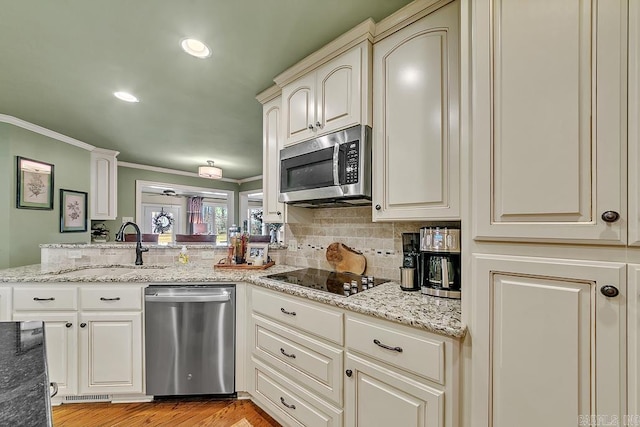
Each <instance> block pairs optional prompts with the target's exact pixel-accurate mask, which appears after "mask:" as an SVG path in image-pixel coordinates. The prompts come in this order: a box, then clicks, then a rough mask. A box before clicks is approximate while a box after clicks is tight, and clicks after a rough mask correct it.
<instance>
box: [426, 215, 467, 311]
mask: <svg viewBox="0 0 640 427" xmlns="http://www.w3.org/2000/svg"><path fill="white" fill-rule="evenodd" d="M460 267H461V264H460V229H457V228H447V227H423V228H421V229H420V259H419V267H418V269H419V271H418V276H419V280H420V283H421V291H422V293H423V294H426V295H432V296H437V297H446V298H454V299H460V298H461V296H462V292H461V286H460Z"/></svg>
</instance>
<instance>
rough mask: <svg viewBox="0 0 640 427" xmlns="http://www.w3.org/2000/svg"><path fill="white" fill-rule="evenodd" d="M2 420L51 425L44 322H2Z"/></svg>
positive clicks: (0, 368)
mask: <svg viewBox="0 0 640 427" xmlns="http://www.w3.org/2000/svg"><path fill="white" fill-rule="evenodd" d="M0 342H1V343H2V345H0V423H2V425H13V426H17V425H24V426H51V425H52V417H51V400H50V398H49V393H50V389H49V379H48V375H47V365H46V352H45V344H44V325H43V324H42V322H0Z"/></svg>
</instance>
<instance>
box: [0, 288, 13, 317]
mask: <svg viewBox="0 0 640 427" xmlns="http://www.w3.org/2000/svg"><path fill="white" fill-rule="evenodd" d="M3 320H11V288H10V287H0V321H3Z"/></svg>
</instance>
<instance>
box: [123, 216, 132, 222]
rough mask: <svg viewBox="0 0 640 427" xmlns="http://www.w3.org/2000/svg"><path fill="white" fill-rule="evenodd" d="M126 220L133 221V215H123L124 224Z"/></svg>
mask: <svg viewBox="0 0 640 427" xmlns="http://www.w3.org/2000/svg"><path fill="white" fill-rule="evenodd" d="M125 222H133V217H132V216H123V217H122V223H123V224H124V223H125Z"/></svg>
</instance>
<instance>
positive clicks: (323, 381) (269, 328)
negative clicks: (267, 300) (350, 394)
mask: <svg viewBox="0 0 640 427" xmlns="http://www.w3.org/2000/svg"><path fill="white" fill-rule="evenodd" d="M253 320H254V332H255V349H254V354H256V355H257V356H258V357H260V358H261V359H263V360H265V361H267V362H269V363H270V364H271V365H273V366H275V367H276V368H277V369H279V370H280V371H281V372H283V373H284V375H286V376H289V377H291V378H292V379H294V380H295V381H297V382H300V383H302V384H303V385H305V386H307V387H309V388H310V389H312V390H314V391H316V392H318V393H319V394H321V395H323V396H325V397H326V398H328V399H330V400H332V401H333V402H334V403H336V404H339V405H341V404H342V387H341V386H342V354H343V351H342V349H338V348H335V347H333V346H331V345H328V344H325V343H322V342H320V341H317V340H315V339H313V338H310V337H307V336H306V335H302V334H300V333H297V332H296V331H294V330H291V329H289V328H285V327H283V326H280V325H278V324H276V323H274V322H270V321H268V320H266V319H264V318H261V317H259V316H256V315H254V316H253Z"/></svg>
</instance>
